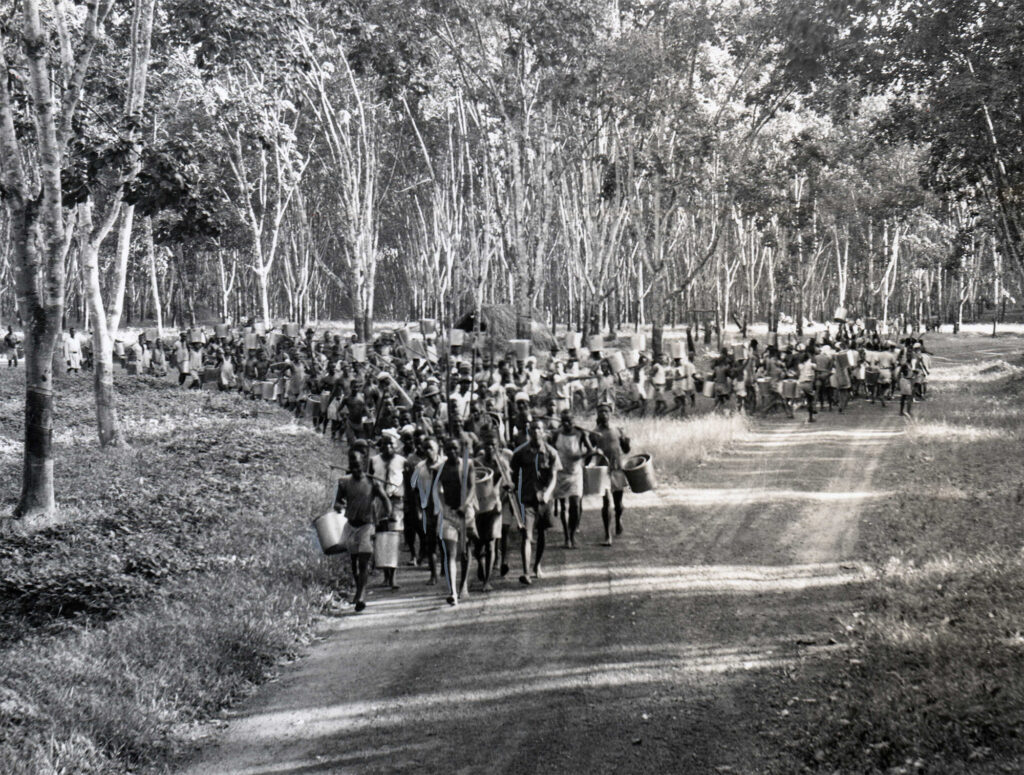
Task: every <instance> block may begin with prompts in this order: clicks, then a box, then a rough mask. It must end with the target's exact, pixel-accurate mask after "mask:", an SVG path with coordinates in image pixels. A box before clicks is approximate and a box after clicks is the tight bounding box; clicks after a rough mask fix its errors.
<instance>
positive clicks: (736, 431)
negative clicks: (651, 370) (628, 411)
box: [613, 413, 749, 481]
mask: <svg viewBox="0 0 1024 775" xmlns="http://www.w3.org/2000/svg"><path fill="white" fill-rule="evenodd" d="M613 424H618V425H621V426H622V428H623V429H624V430H625V431H626V435H627V436H629V438H630V442H631V451H630V454H639V453H642V452H646V453H647V454H649V455H650V456H651V459H652V461H653V465H654V468H655V471H657V475H658V478H659V481H662V480H664V481H671V480H677V479H681V478H682V477H683V476H684V474H685V472H686V470H687V469H690V468H693V466H695V465H698V464H700V463H702V462H704V461H705V460H707V459H708V458H709V457H710V456H712V455H715V454H717V453H718V452H721V451H722V450H723V449H725V448H726V447H727V446H728V445H729V444H731V443H732V442H734V441H737V440H738V439H739V438H740V437H742V436H743V434H745V433H746V432H747V430H748V428H749V425H748V423H747V418H746V417H744V416H743V415H740V414H735V413H727V414H719V413H708V414H702V415H697V416H691V417H686V418H666V417H643V418H637V417H626V418H622V421H621V422H618V423H616V422H615V421H614V420H613Z"/></svg>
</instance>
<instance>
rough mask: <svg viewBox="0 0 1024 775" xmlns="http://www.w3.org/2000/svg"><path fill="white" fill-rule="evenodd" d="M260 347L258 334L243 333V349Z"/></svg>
mask: <svg viewBox="0 0 1024 775" xmlns="http://www.w3.org/2000/svg"><path fill="white" fill-rule="evenodd" d="M259 347H260V337H259V335H258V334H246V335H245V349H246V350H258V349H259Z"/></svg>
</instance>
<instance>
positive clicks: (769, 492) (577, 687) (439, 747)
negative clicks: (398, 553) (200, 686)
mask: <svg viewBox="0 0 1024 775" xmlns="http://www.w3.org/2000/svg"><path fill="white" fill-rule="evenodd" d="M897 412H898V406H893V405H892V404H890V405H889V406H888V407H887V408H886V409H884V410H883V409H880V408H879V407H877V406H870V405H867V404H866V403H865V402H863V401H860V402H856V404H855V405H854V406H852V407H851V410H850V412H849V413H848V414H845V415H838V414H834V413H833V414H830V413H824V414H823V415H820V421H819V422H818V423H817V424H815V425H808V424H807V423H806V421H800V420H797V421H787V420H784V419H779V420H774V421H772V420H769V421H767V422H764V423H759V424H757V425H756V427H755V429H754V432H753V433H752V434H751V435H750V436H749V437H748V438H747V439H745V440H744V441H743V442H742V443H740V444H739V445H738V446H737V447H736V448H735V449H734V450H733V451H732V452H731V453H730V454H728V455H726V456H723V457H722V458H721V459H719V460H716V461H712V462H711V463H709V464H707V465H705V466H703V467H701V468H699V469H697V470H696V471H694V472H692V474H690V475H687V476H686V478H685V484H684V485H683V486H682V487H679V488H672V489H669V488H663V489H662V490H661V491H660V492H659V493H658V494H656V495H643V496H631V495H630V494H628V493H627V496H626V505H627V511H626V518H625V523H626V532H625V534H624V535H623V536H622V537H621V540H618V541H617V542H616V544H615V546H614V547H613V548H611V549H607V548H602V547H600V546H598V545H597V541H598V537H599V534H600V514H599V511H598V509H597V504H595V503H592V502H591V503H587V504H586V505H587V509H586V513H585V516H584V523H583V529H584V541H583V546H582V548H581V549H579V550H576V551H566V550H563V549H561V548H552V549H549V552H548V561H547V576H546V578H544V579H543V580H541V581H539V582H537V583H535V584H534V585H533V586H532V587H530V588H524V587H521V586H520V585H519V584H518V583H517V581H516V578H517V576H518V573H519V569H518V568H515V567H513V571H512V573H510V574H509V576H508V577H507V579H505V580H503V581H502V582H500V584H499V589H498V590H497V591H495V592H493V593H491V594H489V595H486V596H485V595H484V594H482V593H473V594H471V595H470V597H469V598H468V599H467V600H466V601H465V602H464V604H463V605H461V606H460V607H459V608H457V609H451V608H449V607H448V606H447V605H446V604H445V602H444V599H443V596H442V593H441V592H440V591H439V588H437V587H424V586H423V580H424V578H425V573H424V571H420V570H412V569H408V570H403V575H404V578H402V579H401V581H402V584H403V587H402V589H401V591H399V592H397V593H392V592H389V591H384V590H375V593H374V595H373V596H372V597H371V598H370V599H369V606H368V608H367V610H366V611H365V612H364V613H362V614H360V615H358V616H356V615H352V614H349V613H347V611H350V610H351V609H346V613H345V614H343V615H341V616H338V617H337V618H335V619H333V620H331V621H330V622H329V624H328V626H327V629H326V632H325V637H324V639H323V640H322V641H321V642H320V643H319V644H318V645H316V646H315V647H313V648H312V649H310V651H309V653H308V655H306V656H305V658H304V659H303V660H301V661H300V662H298V663H296V664H295V665H293V666H292V667H290V668H289V669H287V670H286V671H285V673H284V675H283V676H282V677H281V678H280V679H279V680H278V681H277V682H275V683H273V684H271V685H269V686H267V687H265V688H264V689H263V690H262V691H261V692H260V693H258V694H257V695H256V696H254V697H253V698H251V699H250V700H249V701H248V702H247V703H245V704H244V706H242V707H241V708H240V709H239V710H238V711H237V712H236V713H235V715H234V718H233V719H232V721H231V723H230V725H229V727H228V728H227V729H226V730H225V731H224V734H223V735H222V737H221V738H220V739H219V740H218V741H216V742H213V743H211V744H210V745H208V746H207V747H206V748H205V749H204V750H202V751H201V752H200V757H201V758H199V759H198V760H197V761H196V762H195V763H194V764H193V765H192V767H191V769H188V770H187V772H189V773H195V774H198V773H209V774H212V775H226V774H227V773H238V774H241V773H246V774H247V775H257V774H260V775H271V774H272V773H273V774H274V775H282V774H284V773H289V774H292V775H298V774H299V773H303V774H304V775H305V774H308V773H321V772H323V773H327V772H330V773H335V772H353V773H369V772H388V773H391V772H418V773H433V772H450V773H476V772H487V773H499V772H507V773H522V772H530V773H560V772H587V773H598V772H664V773H667V772H693V773H704V772H716V771H719V772H738V773H755V772H759V771H761V770H762V769H763V768H764V767H765V766H766V759H765V756H766V755H767V751H768V750H769V746H767V745H766V744H765V737H764V735H766V734H770V726H771V719H772V718H773V714H774V715H777V714H778V713H779V712H780V711H779V709H778V707H777V706H776V705H773V704H772V698H771V696H769V695H770V694H771V693H770V692H766V691H764V689H765V688H766V687H767V686H769V684H772V682H773V681H775V682H776V684H773V685H777V680H778V675H779V672H780V670H782V669H784V668H785V666H786V665H788V664H791V663H792V662H793V661H794V660H797V659H806V658H813V655H814V654H815V653H816V652H817V651H819V650H824V649H830V648H838V647H837V646H833V645H829V643H828V636H827V635H826V634H825V633H827V632H830V631H834V629H835V624H834V621H833V619H834V617H836V616H841V615H847V614H849V613H850V612H852V611H853V610H856V606H857V598H858V595H859V593H860V585H861V584H863V582H864V581H865V580H866V576H865V574H864V573H863V572H862V571H861V569H860V566H859V565H858V562H857V557H856V555H855V546H856V538H857V530H858V519H859V515H860V513H861V510H862V508H863V507H864V505H865V504H866V503H868V502H870V501H871V500H873V499H878V498H884V497H886V495H887V493H885V492H879V491H877V490H875V489H874V488H873V487H872V477H873V473H874V471H875V468H876V466H877V465H878V462H879V458H880V455H881V454H882V452H883V450H886V449H887V448H888V447H889V445H891V444H893V443H894V442H896V443H898V439H899V437H900V436H901V435H902V430H901V429H902V424H901V422H902V421H901V418H899V417H898V415H897ZM588 500H589V499H588ZM339 567H340V565H339Z"/></svg>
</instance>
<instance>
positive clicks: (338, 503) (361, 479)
mask: <svg viewBox="0 0 1024 775" xmlns="http://www.w3.org/2000/svg"><path fill="white" fill-rule="evenodd" d="M366 452H367V446H366V442H363V441H357V442H356V443H355V444H353V445H352V447H351V448H350V449H349V452H348V473H349V475H348V476H347V477H345V478H344V479H339V480H338V492H337V494H336V495H335V497H334V508H335V510H337V511H341V507H342V506H344V507H345V511H346V514H345V516H346V518H347V519H348V523H347V524H346V525H345V532H344V534H343V537H344V540H345V548H346V549H347V550H348V554H349V557H351V558H352V576H353V577H354V578H355V582H356V592H355V595H354V596H353V598H352V602H353V603H355V606H356V613H358V612H359V611H362V610H363V609H364V608H366V601H365V600H363V596H364V594H365V592H366V576H367V574H368V572H369V567H370V557H372V556H373V534H374V521H375V518H374V511H373V501H374V498H376V499H377V500H378V501H379V502H380V503H381V505H382V507H383V511H384V513H385V514H387V515H388V516H389V518H390V513H391V500H390V499H389V498H388V496H387V493H385V492H384V488H383V487H381V486H380V484H379V483H378V482H376V481H374V480H372V479H371V478H370V477H368V476H367V475H366Z"/></svg>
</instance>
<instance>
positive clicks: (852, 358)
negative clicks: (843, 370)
mask: <svg viewBox="0 0 1024 775" xmlns="http://www.w3.org/2000/svg"><path fill="white" fill-rule="evenodd" d="M846 362H847V363H848V364H849V366H850V368H854V367H855V366H856V365H857V364H858V363H859V362H860V353H859V352H857V351H856V350H847V351H846Z"/></svg>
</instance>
